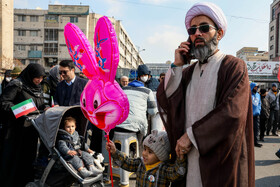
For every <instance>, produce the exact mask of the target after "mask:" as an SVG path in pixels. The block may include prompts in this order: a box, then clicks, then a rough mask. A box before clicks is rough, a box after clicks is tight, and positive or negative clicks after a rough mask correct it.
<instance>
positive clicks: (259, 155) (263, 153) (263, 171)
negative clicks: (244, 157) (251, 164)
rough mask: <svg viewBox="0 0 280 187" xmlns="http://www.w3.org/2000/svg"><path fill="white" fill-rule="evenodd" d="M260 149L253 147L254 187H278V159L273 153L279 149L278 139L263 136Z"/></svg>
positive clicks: (279, 141) (279, 183) (279, 175)
mask: <svg viewBox="0 0 280 187" xmlns="http://www.w3.org/2000/svg"><path fill="white" fill-rule="evenodd" d="M264 140H265V142H260V143H261V144H263V146H262V147H261V148H257V147H255V167H256V168H255V170H256V171H255V175H256V187H279V186H280V159H279V158H278V157H277V156H276V155H275V152H276V151H277V150H278V149H279V148H280V137H276V136H265V138H264Z"/></svg>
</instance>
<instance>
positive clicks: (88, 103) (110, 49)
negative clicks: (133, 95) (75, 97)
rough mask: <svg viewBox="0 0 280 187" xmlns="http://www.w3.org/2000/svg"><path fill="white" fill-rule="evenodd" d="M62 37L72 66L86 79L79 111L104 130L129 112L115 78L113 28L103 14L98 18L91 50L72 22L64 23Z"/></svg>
mask: <svg viewBox="0 0 280 187" xmlns="http://www.w3.org/2000/svg"><path fill="white" fill-rule="evenodd" d="M64 36H65V41H66V45H67V48H68V51H69V54H70V56H71V57H72V59H73V61H74V63H75V65H76V66H77V67H78V68H79V69H80V70H81V71H82V72H83V73H84V74H85V75H86V76H87V77H88V78H89V81H88V83H87V85H86V86H85V88H84V90H83V92H82V94H81V98H80V104H81V109H82V111H83V114H84V115H85V117H86V118H87V119H88V120H89V121H90V122H91V123H93V124H94V125H96V126H97V127H98V128H100V129H102V130H104V131H105V132H107V133H108V132H109V131H110V130H111V129H113V128H114V127H115V126H116V125H118V124H121V123H122V122H123V121H124V120H125V119H126V118H127V116H128V113H129V102H128V99H127V96H126V94H125V93H124V92H123V90H122V89H121V88H120V86H119V84H118V83H117V82H116V81H115V76H116V71H117V67H118V62H119V50H118V43H117V38H116V33H115V30H114V28H113V26H112V24H111V22H110V21H109V19H108V18H107V17H105V16H104V17H102V18H100V19H99V20H98V22H97V25H96V29H95V36H94V43H95V48H94V49H95V50H94V51H93V50H92V48H91V46H90V44H89V42H88V40H87V39H86V37H85V35H84V34H83V32H82V31H81V30H80V29H79V28H78V27H77V26H75V25H74V24H72V23H68V24H67V25H66V26H65V30H64Z"/></svg>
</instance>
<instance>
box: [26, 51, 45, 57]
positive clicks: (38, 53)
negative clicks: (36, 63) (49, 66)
mask: <svg viewBox="0 0 280 187" xmlns="http://www.w3.org/2000/svg"><path fill="white" fill-rule="evenodd" d="M28 58H42V51H28Z"/></svg>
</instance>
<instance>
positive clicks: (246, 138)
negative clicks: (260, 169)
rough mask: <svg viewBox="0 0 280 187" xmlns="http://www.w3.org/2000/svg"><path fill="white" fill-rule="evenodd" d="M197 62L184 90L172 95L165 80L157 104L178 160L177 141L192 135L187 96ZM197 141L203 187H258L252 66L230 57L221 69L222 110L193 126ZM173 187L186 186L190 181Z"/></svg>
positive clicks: (184, 79)
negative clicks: (187, 130)
mask: <svg viewBox="0 0 280 187" xmlns="http://www.w3.org/2000/svg"><path fill="white" fill-rule="evenodd" d="M194 67H195V64H193V65H191V66H189V67H188V68H186V69H185V70H183V74H182V81H181V84H180V85H179V87H178V89H177V90H176V91H175V92H174V93H173V94H172V95H171V96H170V97H169V98H167V97H166V93H165V90H164V82H163V83H161V84H160V86H159V88H158V91H157V101H158V105H159V107H160V108H161V109H162V110H160V113H161V116H163V115H167V121H165V120H164V118H162V119H163V122H164V125H165V128H166V131H167V133H168V137H169V141H170V144H171V150H172V158H173V159H175V158H176V153H175V147H176V142H177V140H178V139H179V138H180V137H181V136H182V135H183V134H184V133H185V132H186V129H185V121H186V119H185V118H186V116H185V114H186V111H185V97H186V89H187V85H188V84H189V82H190V81H191V78H192V73H193V70H194ZM207 91H212V90H207ZM192 130H193V134H194V138H195V140H196V143H197V147H198V151H199V154H200V157H199V166H200V172H201V180H202V185H203V187H214V186H215V187H224V186H244V187H245V186H246V187H254V186H255V166H254V143H253V115H252V101H251V92H250V86H249V78H248V71H247V67H246V64H245V63H244V62H243V61H242V60H241V59H238V58H236V57H233V56H230V55H227V56H226V57H225V58H224V59H223V61H222V63H221V66H220V69H219V72H218V80H217V90H216V107H215V108H214V109H213V110H212V111H211V112H209V113H208V114H207V115H206V116H204V117H203V118H201V119H200V120H198V121H196V122H195V123H194V124H193V125H192ZM173 186H176V187H177V186H186V184H185V180H184V181H179V182H178V183H176V184H173Z"/></svg>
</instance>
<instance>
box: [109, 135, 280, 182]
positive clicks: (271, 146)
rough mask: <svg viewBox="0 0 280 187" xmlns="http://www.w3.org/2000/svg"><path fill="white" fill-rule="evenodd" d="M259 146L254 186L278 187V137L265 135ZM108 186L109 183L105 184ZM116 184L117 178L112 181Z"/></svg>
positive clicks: (279, 141)
mask: <svg viewBox="0 0 280 187" xmlns="http://www.w3.org/2000/svg"><path fill="white" fill-rule="evenodd" d="M260 143H261V144H263V146H262V147H261V148H258V147H255V170H256V171H255V175H256V187H280V159H279V158H278V157H277V156H276V155H275V152H276V151H277V150H278V149H279V148H280V137H276V136H265V142H260ZM135 179H136V177H135V175H132V176H131V177H130V181H129V183H130V186H131V187H133V186H134V185H135ZM105 186H106V187H110V186H111V184H106V185H105ZM114 186H118V180H116V181H115V182H114Z"/></svg>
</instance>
